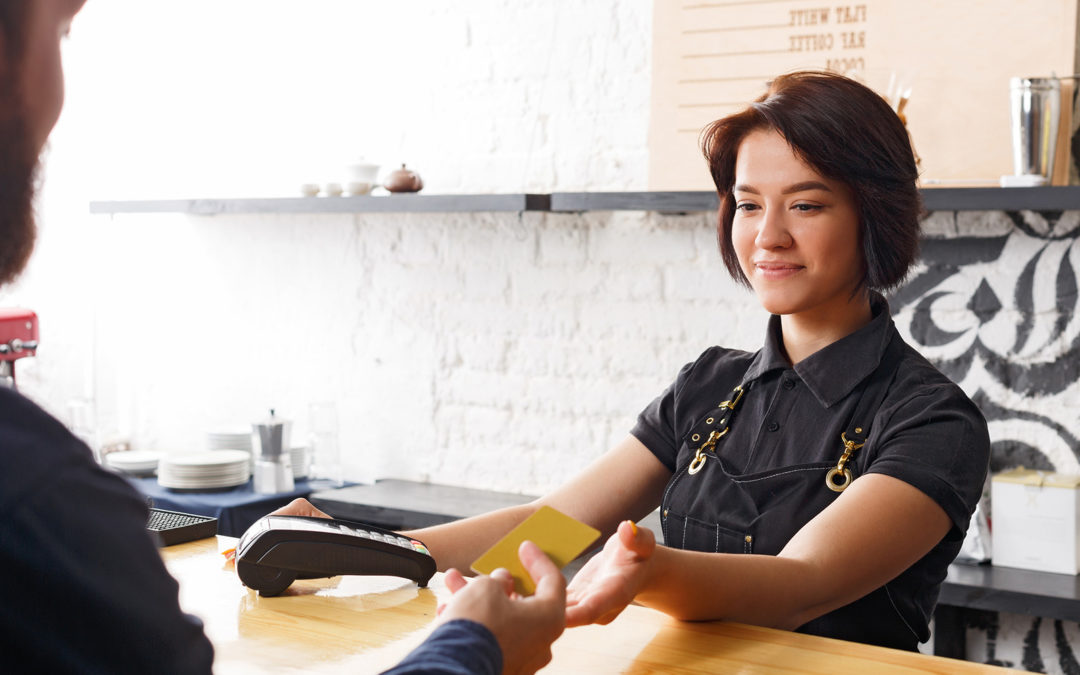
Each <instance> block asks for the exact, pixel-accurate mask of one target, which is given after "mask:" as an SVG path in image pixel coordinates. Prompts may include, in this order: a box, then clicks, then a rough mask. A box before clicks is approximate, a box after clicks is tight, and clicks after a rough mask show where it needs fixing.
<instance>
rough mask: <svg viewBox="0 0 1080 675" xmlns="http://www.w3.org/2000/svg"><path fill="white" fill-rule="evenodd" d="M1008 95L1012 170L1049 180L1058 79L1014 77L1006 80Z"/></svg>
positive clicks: (1054, 148)
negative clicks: (1010, 119)
mask: <svg viewBox="0 0 1080 675" xmlns="http://www.w3.org/2000/svg"><path fill="white" fill-rule="evenodd" d="M1009 99H1010V104H1011V105H1010V111H1011V118H1012V147H1013V173H1014V174H1015V175H1017V176H1041V177H1043V178H1045V179H1046V182H1047V183H1049V181H1050V179H1051V177H1052V176H1053V173H1054V155H1055V154H1056V151H1057V137H1058V124H1059V121H1060V119H1061V81H1060V80H1058V79H1057V78H1056V77H1014V78H1012V79H1011V80H1009Z"/></svg>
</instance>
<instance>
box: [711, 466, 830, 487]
mask: <svg viewBox="0 0 1080 675" xmlns="http://www.w3.org/2000/svg"><path fill="white" fill-rule="evenodd" d="M799 471H821V467H820V466H808V467H806V468H805V469H789V470H788V471H781V472H780V473H770V474H769V475H768V476H762V477H760V478H748V479H745V480H743V479H739V478H732V479H731V482H733V483H753V482H754V481H758V480H765V479H767V478H776V477H777V476H786V475H787V474H789V473H797V472H799Z"/></svg>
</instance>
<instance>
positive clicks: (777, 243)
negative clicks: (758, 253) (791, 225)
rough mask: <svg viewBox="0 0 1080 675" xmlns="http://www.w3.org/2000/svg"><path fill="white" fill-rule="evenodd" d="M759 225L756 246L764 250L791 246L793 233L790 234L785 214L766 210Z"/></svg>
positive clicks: (755, 240) (755, 239)
mask: <svg viewBox="0 0 1080 675" xmlns="http://www.w3.org/2000/svg"><path fill="white" fill-rule="evenodd" d="M758 223H759V227H758V232H757V237H755V238H754V245H755V246H757V247H758V248H760V249H763V250H769V249H776V248H787V247H789V246H791V233H790V232H788V228H787V223H786V221H785V220H784V214H783V212H777V211H776V210H775V209H766V210H765V212H764V213H763V214H762V217H761V219H760V220H759V221H758Z"/></svg>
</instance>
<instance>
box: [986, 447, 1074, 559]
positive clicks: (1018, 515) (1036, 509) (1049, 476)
mask: <svg viewBox="0 0 1080 675" xmlns="http://www.w3.org/2000/svg"><path fill="white" fill-rule="evenodd" d="M990 502H991V513H992V519H991V524H990V530H991V532H992V533H993V547H994V558H993V562H994V565H1001V566H1005V567H1021V568H1024V569H1029V570H1038V571H1040V572H1058V573H1061V574H1078V573H1080V537H1077V527H1078V526H1080V476H1073V475H1066V474H1058V473H1049V472H1046V471H1033V470H1030V469H1025V468H1023V467H1020V468H1018V469H1013V470H1011V471H1004V472H1002V473H999V474H996V475H995V476H994V477H993V478H992V479H991V481H990Z"/></svg>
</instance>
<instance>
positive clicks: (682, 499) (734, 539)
mask: <svg viewBox="0 0 1080 675" xmlns="http://www.w3.org/2000/svg"><path fill="white" fill-rule="evenodd" d="M901 349H902V342H901V341H900V340H899V338H898V337H897V336H894V337H893V339H892V341H891V342H890V344H889V346H888V347H887V348H886V350H885V353H884V354H883V356H882V360H881V363H880V364H879V365H878V367H877V368H876V369H875V370H874V372H873V373H871V374H870V375H869V376H867V378H866V379H865V380H863V382H862V383H861V384H860V385H859V389H858V391H857V393H856V395H857V396H858V397H859V398H858V404H857V405H856V406H855V413H854V415H853V416H852V419H851V420H850V421H849V422H848V424H847V425H846V427H845V431H844V432H843V441H842V440H841V438H840V436H839V435H838V437H837V439H836V446H835V447H836V454H835V457H832V458H830V459H828V460H826V461H818V462H814V463H809V464H800V465H794V466H783V467H776V468H772V469H769V470H767V471H761V472H758V473H749V474H739V473H737V471H736V470H735V469H734V468H733V466H732V464H731V463H730V462H728V461H725V459H724V452H723V446H724V440H725V439H724V437H723V436H724V435H725V434H726V429H727V428H728V427H729V426H731V425H732V424H733V421H734V419H735V418H736V417H737V415H738V408H739V406H738V403H737V401H738V400H739V397H740V396H752V395H753V393H752V391H751V388H752V385H750V386H747V387H738V388H736V390H735V391H733V392H732V394H731V396H730V397H729V398H728V400H727V401H725V402H723V403H721V404H720V405H719V406H718V407H717V408H715V409H714V410H713V411H711V412H710V413H709V414H707V415H705V416H704V417H702V419H701V420H700V421H699V422H698V423H697V424H695V425H694V427H693V428H692V429H691V430H690V432H689V433H687V435H686V437H685V438H684V439H683V449H684V450H689V451H690V452H691V453H694V452H696V455H694V458H693V459H692V460H691V461H690V462H689V463H685V464H683V465H682V466H679V467H677V470H676V472H675V474H674V476H672V479H671V481H670V482H669V483H668V486H667V489H666V490H665V492H664V497H663V500H662V502H661V523H662V524H663V533H664V543H665V544H666V545H667V546H671V547H673V548H681V549H687V550H693V551H710V552H716V553H758V554H765V555H776V554H778V553H779V552H780V551H781V549H783V548H784V546H785V545H786V544H787V543H788V541H789V540H790V539H791V538H792V537H793V536H794V535H795V533H796V532H798V531H799V529H800V528H802V527H803V526H804V525H806V523H808V522H809V521H810V520H811V519H812V518H814V516H816V515H817V514H818V513H820V512H821V511H822V510H824V509H825V508H826V507H827V506H829V504H831V503H832V502H833V500H834V499H836V498H837V497H838V496H839V495H840V492H839V491H834V490H833V489H830V488H829V486H828V485H826V475H827V474H829V473H830V471H833V474H832V476H831V477H830V480H832V481H833V484H834V485H837V486H839V485H838V484H840V483H843V478H842V475H843V472H842V471H840V472H838V471H834V470H835V469H836V468H837V463H838V462H839V460H840V458H841V457H842V456H843V455H844V451H845V448H850V450H851V452H850V453H848V454H849V456H848V458H846V460H845V462H844V467H843V468H846V469H848V470H849V471H850V472H851V479H854V478H855V477H858V476H859V475H862V473H863V472H864V471H865V467H866V466H867V465H868V462H869V458H870V457H872V456H873V452H872V448H871V447H869V446H867V447H862V444H863V443H865V441H866V439H867V437H868V436H869V433H870V424H871V422H872V420H873V418H874V415H875V414H876V413H877V410H878V408H880V407H881V403H882V401H883V400H884V398H885V394H886V392H887V391H888V389H889V385H890V384H891V383H892V380H893V377H894V375H895V373H896V369H897V366H898V364H899V361H900V356H901ZM744 423H753V421H752V420H749V419H748V420H746V421H745V422H744ZM805 433H807V434H817V433H820V430H816V429H806V430H805ZM712 435H716V436H715V442H714V443H712V444H710V443H709V442H708V441H709V438H710V436H712ZM844 441H849V442H850V443H848V444H847V445H845V443H844ZM702 446H704V448H703V447H702ZM679 454H680V456H682V457H685V456H686V453H685V452H680V453H679ZM703 497H704V499H703ZM842 572H843V571H842V570H839V571H838V573H842ZM898 581H899V582H901V583H900V586H903V585H904V584H903V583H902V580H901V579H900V578H898V579H897V580H894V581H893V582H890V583H889V584H886V585H885V586H882V587H881V588H878V589H875V590H874V591H872V592H871V593H870V594H868V595H866V596H864V597H863V598H860V599H859V600H856V601H855V602H853V603H851V604H849V605H846V606H844V607H840V608H839V609H836V610H833V611H832V612H829V613H828V614H825V615H823V616H821V617H818V618H817V619H814V620H813V621H810V622H809V623H806V624H804V625H803V626H800V627H799V628H798V629H797V630H798V631H799V632H803V633H810V634H813V635H822V636H826V637H833V638H840V639H844V640H853V641H857V642H863V643H868V644H876V645H882V646H887V647H893V648H900V649H915V647H916V644H917V643H918V640H919V637H918V635H917V632H919V631H916V630H915V629H913V628H912V627H911V624H912V623H913V622H915V621H917V619H916V617H915V616H913V615H911V613H910V612H905V613H907V614H909V616H907V617H905V616H904V615H903V614H902V610H901V609H900V608H898V607H897V603H895V602H894V599H897V598H898V597H902V596H903V595H904V594H911V595H907V597H909V598H910V597H913V595H914V593H915V592H916V591H917V590H918V589H914V588H896V587H894V585H895V584H896V583H897V582H898ZM890 593H891V594H892V597H890ZM901 604H902V605H904V607H905V608H908V607H911V604H910V603H907V604H904V603H901ZM922 629H923V630H925V625H924V626H922Z"/></svg>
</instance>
